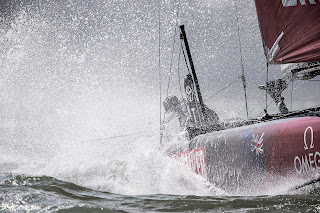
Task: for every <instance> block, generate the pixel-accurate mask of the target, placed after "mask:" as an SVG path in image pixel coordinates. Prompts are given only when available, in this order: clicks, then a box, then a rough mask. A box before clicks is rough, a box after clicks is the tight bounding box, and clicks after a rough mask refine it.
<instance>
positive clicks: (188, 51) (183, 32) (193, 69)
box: [180, 25, 207, 122]
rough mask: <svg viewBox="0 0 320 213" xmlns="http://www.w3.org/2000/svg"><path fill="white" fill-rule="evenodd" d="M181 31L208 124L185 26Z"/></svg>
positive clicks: (204, 116) (182, 26) (203, 113)
mask: <svg viewBox="0 0 320 213" xmlns="http://www.w3.org/2000/svg"><path fill="white" fill-rule="evenodd" d="M180 31H181V37H182V39H183V41H184V45H185V47H186V51H187V55H188V59H189V63H190V67H191V71H192V77H193V81H194V84H195V86H196V91H197V95H198V98H199V103H200V106H201V112H202V115H203V118H204V121H205V122H206V121H207V115H206V110H205V107H204V103H203V99H202V95H201V91H200V86H199V83H198V78H197V74H196V70H195V68H194V65H193V61H192V56H191V52H190V48H189V44H188V40H187V35H186V32H185V30H184V25H181V26H180Z"/></svg>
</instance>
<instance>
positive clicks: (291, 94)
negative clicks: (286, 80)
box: [291, 80, 293, 111]
mask: <svg viewBox="0 0 320 213" xmlns="http://www.w3.org/2000/svg"><path fill="white" fill-rule="evenodd" d="M292 97H293V80H291V111H292V99H293V98H292Z"/></svg>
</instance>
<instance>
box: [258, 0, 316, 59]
mask: <svg viewBox="0 0 320 213" xmlns="http://www.w3.org/2000/svg"><path fill="white" fill-rule="evenodd" d="M255 3H256V9H257V14H258V19H259V24H260V30H261V34H262V40H263V45H264V49H265V54H266V57H267V60H268V61H269V63H282V64H283V63H298V62H310V61H320V0H255Z"/></svg>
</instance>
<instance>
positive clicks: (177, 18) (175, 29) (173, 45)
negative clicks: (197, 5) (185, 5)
mask: <svg viewBox="0 0 320 213" xmlns="http://www.w3.org/2000/svg"><path fill="white" fill-rule="evenodd" d="M180 2H181V0H179V2H178V10H177V16H176V24H175V27H174V36H173V44H172V52H171V60H170V68H169V79H168V86H167V94H166V97H168V95H169V88H170V81H171V73H172V64H173V54H174V48H175V44H176V35H177V28H178V20H179V12H180Z"/></svg>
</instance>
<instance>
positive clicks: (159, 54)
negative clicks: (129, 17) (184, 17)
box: [158, 0, 162, 144]
mask: <svg viewBox="0 0 320 213" xmlns="http://www.w3.org/2000/svg"><path fill="white" fill-rule="evenodd" d="M158 38H159V40H158V57H159V58H158V72H159V99H160V100H159V108H160V116H159V122H160V124H159V130H160V144H162V134H161V125H162V120H161V116H162V96H161V93H162V87H161V82H162V79H161V0H158Z"/></svg>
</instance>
